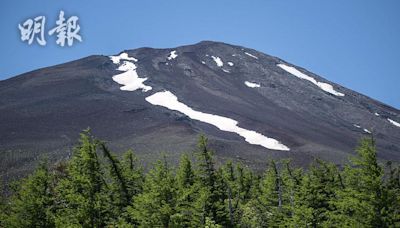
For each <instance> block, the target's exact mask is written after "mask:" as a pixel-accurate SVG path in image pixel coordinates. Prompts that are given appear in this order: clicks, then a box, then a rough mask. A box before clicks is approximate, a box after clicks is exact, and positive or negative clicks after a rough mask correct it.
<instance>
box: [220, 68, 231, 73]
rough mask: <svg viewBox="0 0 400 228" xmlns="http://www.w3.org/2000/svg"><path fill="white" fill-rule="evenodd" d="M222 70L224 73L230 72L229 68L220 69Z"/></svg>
mask: <svg viewBox="0 0 400 228" xmlns="http://www.w3.org/2000/svg"><path fill="white" fill-rule="evenodd" d="M222 71H223V72H225V73H230V72H229V70H225V69H222Z"/></svg>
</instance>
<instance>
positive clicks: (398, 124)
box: [387, 118, 400, 127]
mask: <svg viewBox="0 0 400 228" xmlns="http://www.w3.org/2000/svg"><path fill="white" fill-rule="evenodd" d="M387 120H388V121H389V122H390V123H391V124H393V125H394V126H396V127H400V123H398V122H396V121H394V120H392V119H389V118H388V119H387Z"/></svg>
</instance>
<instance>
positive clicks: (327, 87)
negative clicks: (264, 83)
mask: <svg viewBox="0 0 400 228" xmlns="http://www.w3.org/2000/svg"><path fill="white" fill-rule="evenodd" d="M277 66H278V67H280V68H282V69H283V70H285V71H286V72H288V73H290V74H292V75H294V76H296V77H298V78H301V79H304V80H307V81H310V82H311V83H313V84H315V85H316V86H318V87H319V88H321V89H322V90H324V91H325V92H328V93H330V94H333V95H335V96H339V97H343V96H344V94H343V93H340V92H338V91H336V90H334V89H333V86H332V85H330V84H328V83H324V82H317V80H315V79H314V78H313V77H310V76H308V75H306V74H304V73H302V72H300V71H299V70H297V69H296V68H294V67H291V66H287V65H285V64H278V65H277Z"/></svg>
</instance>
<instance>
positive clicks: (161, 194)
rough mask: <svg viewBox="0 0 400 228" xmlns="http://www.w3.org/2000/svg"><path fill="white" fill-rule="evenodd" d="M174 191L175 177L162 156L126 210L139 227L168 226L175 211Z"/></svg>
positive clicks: (175, 191) (175, 190)
mask: <svg viewBox="0 0 400 228" xmlns="http://www.w3.org/2000/svg"><path fill="white" fill-rule="evenodd" d="M176 193H177V189H176V181H175V178H174V176H173V173H172V172H171V169H170V168H169V167H168V163H167V162H166V159H165V158H164V161H160V160H159V161H157V162H156V164H155V165H154V167H153V168H152V169H151V170H150V171H149V173H148V174H147V175H146V179H145V183H144V186H143V192H142V193H141V194H139V195H137V196H136V197H134V199H133V204H132V206H131V207H129V208H128V212H129V214H130V215H131V216H132V217H133V219H134V220H135V221H137V222H138V224H139V226H140V227H169V226H170V225H171V217H172V216H173V215H174V214H175V213H176V211H175V206H176Z"/></svg>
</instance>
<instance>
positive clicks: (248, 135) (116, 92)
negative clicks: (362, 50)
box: [0, 41, 400, 179]
mask: <svg viewBox="0 0 400 228" xmlns="http://www.w3.org/2000/svg"><path fill="white" fill-rule="evenodd" d="M0 113H1V114H0V158H1V164H0V165H1V168H0V169H1V170H0V171H1V173H2V175H3V178H6V179H8V178H10V177H18V176H19V175H21V174H24V173H25V172H26V171H29V170H30V169H31V168H32V167H33V164H35V162H36V161H37V159H38V158H39V157H40V156H42V155H47V156H48V157H49V158H50V159H53V160H57V159H64V158H67V157H68V156H69V153H70V151H71V148H72V147H73V145H74V143H76V139H77V137H78V133H79V132H80V131H81V130H82V129H85V128H87V127H90V128H91V129H92V132H93V134H94V135H96V136H97V137H99V138H101V139H104V140H106V141H108V142H109V145H110V146H111V148H112V149H114V150H115V151H123V150H126V149H129V148H133V149H134V151H135V152H136V153H137V154H138V155H139V156H140V157H141V158H142V159H143V160H145V161H154V160H155V159H157V158H159V156H160V153H161V152H165V153H166V154H168V155H169V157H170V158H172V159H174V160H175V159H176V158H178V157H179V155H180V154H181V153H183V152H189V151H191V150H192V149H193V147H194V146H195V144H196V140H197V136H198V135H199V134H200V133H204V134H206V135H207V136H208V137H209V138H210V144H211V147H212V148H213V149H214V150H215V151H216V157H217V159H218V160H219V161H223V160H226V159H232V160H239V161H241V162H243V163H245V164H247V165H249V166H251V167H253V168H256V169H258V168H264V165H265V163H266V162H267V161H268V159H270V158H275V159H279V158H291V159H292V160H293V161H294V162H295V163H296V164H300V165H303V164H307V163H308V162H310V161H311V160H312V159H313V158H314V157H319V158H321V159H325V160H329V161H333V162H336V163H339V164H340V163H342V162H344V160H345V159H346V158H347V157H348V156H349V154H351V153H353V151H354V147H355V146H356V144H357V141H358V140H359V139H360V138H361V137H362V136H367V135H369V134H370V132H373V134H374V137H375V138H376V141H377V146H378V149H379V158H380V159H382V160H389V159H390V160H394V161H399V160H400V145H399V142H400V111H399V110H397V109H395V108H392V107H390V106H387V105H385V104H382V103H380V102H378V101H375V100H373V99H371V98H368V97H366V96H364V95H361V94H359V93H356V92H354V91H351V90H349V89H346V88H344V87H342V86H340V85H337V84H335V83H332V82H329V81H327V80H326V79H324V78H322V77H320V76H318V75H315V74H313V73H311V72H309V71H307V70H305V69H303V68H301V67H298V66H294V65H292V64H290V63H287V62H285V61H283V60H281V59H279V58H276V57H272V56H269V55H266V54H263V53H261V52H258V51H255V50H252V49H249V48H244V47H240V46H234V45H229V44H225V43H219V42H210V41H205V42H200V43H198V44H195V45H189V46H182V47H177V48H170V49H153V48H139V49H135V50H127V51H123V52H121V53H119V54H117V55H115V56H100V55H98V56H89V57H86V58H83V59H80V60H76V61H73V62H69V63H65V64H61V65H57V66H53V67H48V68H43V69H39V70H36V71H32V72H29V73H25V74H22V75H19V76H16V77H13V78H10V79H7V80H4V81H1V82H0Z"/></svg>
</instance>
